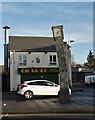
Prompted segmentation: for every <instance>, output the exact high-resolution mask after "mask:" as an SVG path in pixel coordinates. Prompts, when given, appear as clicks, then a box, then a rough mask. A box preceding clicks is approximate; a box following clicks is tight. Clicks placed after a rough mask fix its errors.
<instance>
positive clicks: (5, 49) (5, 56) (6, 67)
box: [3, 26, 10, 73]
mask: <svg viewBox="0 0 95 120" xmlns="http://www.w3.org/2000/svg"><path fill="white" fill-rule="evenodd" d="M3 29H4V30H5V34H4V36H5V37H4V39H5V41H4V72H5V73H8V57H9V56H8V51H9V49H8V43H9V36H8V30H9V29H10V27H9V26H4V27H3Z"/></svg>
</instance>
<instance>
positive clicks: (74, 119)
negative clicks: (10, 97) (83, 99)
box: [2, 116, 94, 120]
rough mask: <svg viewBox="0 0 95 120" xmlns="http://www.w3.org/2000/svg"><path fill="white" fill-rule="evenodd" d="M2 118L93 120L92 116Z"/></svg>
mask: <svg viewBox="0 0 95 120" xmlns="http://www.w3.org/2000/svg"><path fill="white" fill-rule="evenodd" d="M2 120H94V119H93V117H87V116H84V117H40V116H39V117H3V118H2Z"/></svg>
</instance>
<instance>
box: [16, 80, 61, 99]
mask: <svg viewBox="0 0 95 120" xmlns="http://www.w3.org/2000/svg"><path fill="white" fill-rule="evenodd" d="M59 91H60V86H59V85H57V84H55V83H53V82H50V81H48V80H31V81H25V82H24V84H21V85H19V86H18V91H17V93H18V94H20V95H24V97H25V98H26V99H31V98H33V96H36V95H37V96H38V95H58V94H59Z"/></svg>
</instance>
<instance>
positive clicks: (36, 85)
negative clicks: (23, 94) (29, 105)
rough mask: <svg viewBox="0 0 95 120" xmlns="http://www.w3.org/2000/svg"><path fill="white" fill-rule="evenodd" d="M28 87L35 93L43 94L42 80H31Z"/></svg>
mask: <svg viewBox="0 0 95 120" xmlns="http://www.w3.org/2000/svg"><path fill="white" fill-rule="evenodd" d="M28 87H29V90H31V91H32V92H33V94H34V95H43V89H42V85H41V82H40V81H33V82H30V83H28Z"/></svg>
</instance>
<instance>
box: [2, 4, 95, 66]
mask: <svg viewBox="0 0 95 120" xmlns="http://www.w3.org/2000/svg"><path fill="white" fill-rule="evenodd" d="M0 12H1V13H2V16H1V17H2V27H3V26H5V25H8V26H10V28H11V29H10V31H9V35H10V36H13V35H16V36H23V35H24V36H50V37H52V30H51V27H52V26H54V25H63V26H64V28H63V32H64V37H65V39H64V41H70V40H74V41H75V42H74V43H72V44H71V48H72V54H73V56H74V58H75V61H76V63H84V62H86V58H87V54H88V53H89V50H92V51H93V2H3V3H2V9H0ZM1 31H2V37H0V39H1V40H2V41H0V55H1V56H2V59H1V60H0V64H3V63H4V62H3V44H4V31H3V30H1Z"/></svg>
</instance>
